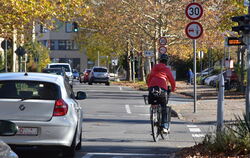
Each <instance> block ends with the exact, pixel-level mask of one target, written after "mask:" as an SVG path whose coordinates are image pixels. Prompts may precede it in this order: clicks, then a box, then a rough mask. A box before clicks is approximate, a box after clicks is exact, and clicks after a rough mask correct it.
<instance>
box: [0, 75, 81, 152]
mask: <svg viewBox="0 0 250 158" xmlns="http://www.w3.org/2000/svg"><path fill="white" fill-rule="evenodd" d="M85 98H86V94H85V93H84V92H81V91H79V92H77V95H76V96H75V95H74V92H73V91H72V89H71V88H70V85H69V83H68V82H66V81H65V80H64V78H63V77H62V76H60V75H53V74H45V73H2V74H0V108H1V110H0V120H1V119H7V120H11V121H12V122H14V123H16V124H17V126H18V127H19V130H18V132H17V134H16V135H15V136H13V137H0V139H2V140H3V141H4V142H6V143H7V144H10V145H14V146H36V147H49V148H51V147H57V148H60V149H62V152H63V155H64V156H67V157H72V156H73V155H74V154H75V149H80V148H81V140H82V110H81V106H80V105H79V104H78V102H77V101H76V100H81V99H85Z"/></svg>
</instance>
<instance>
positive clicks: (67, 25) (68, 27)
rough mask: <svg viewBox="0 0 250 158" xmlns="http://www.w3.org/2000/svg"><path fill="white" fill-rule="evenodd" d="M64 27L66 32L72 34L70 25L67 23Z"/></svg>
mask: <svg viewBox="0 0 250 158" xmlns="http://www.w3.org/2000/svg"><path fill="white" fill-rule="evenodd" d="M65 26H66V29H65V30H66V32H72V23H68V22H67V23H66V25H65Z"/></svg>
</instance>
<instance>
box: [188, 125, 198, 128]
mask: <svg viewBox="0 0 250 158" xmlns="http://www.w3.org/2000/svg"><path fill="white" fill-rule="evenodd" d="M187 127H188V128H194V127H197V126H196V125H187Z"/></svg>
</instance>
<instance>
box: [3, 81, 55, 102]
mask: <svg viewBox="0 0 250 158" xmlns="http://www.w3.org/2000/svg"><path fill="white" fill-rule="evenodd" d="M59 96H60V88H59V86H58V85H56V84H53V83H50V82H40V81H0V98H12V99H24V100H25V99H42V100H56V99H59Z"/></svg>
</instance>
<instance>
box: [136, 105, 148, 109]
mask: <svg viewBox="0 0 250 158" xmlns="http://www.w3.org/2000/svg"><path fill="white" fill-rule="evenodd" d="M134 106H135V107H136V108H148V107H150V105H134Z"/></svg>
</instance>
